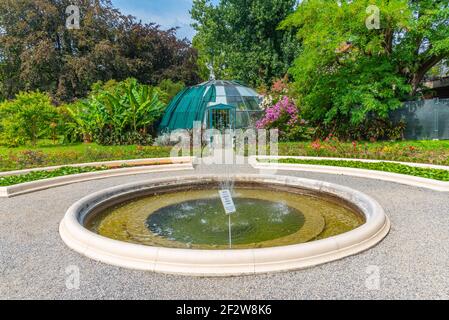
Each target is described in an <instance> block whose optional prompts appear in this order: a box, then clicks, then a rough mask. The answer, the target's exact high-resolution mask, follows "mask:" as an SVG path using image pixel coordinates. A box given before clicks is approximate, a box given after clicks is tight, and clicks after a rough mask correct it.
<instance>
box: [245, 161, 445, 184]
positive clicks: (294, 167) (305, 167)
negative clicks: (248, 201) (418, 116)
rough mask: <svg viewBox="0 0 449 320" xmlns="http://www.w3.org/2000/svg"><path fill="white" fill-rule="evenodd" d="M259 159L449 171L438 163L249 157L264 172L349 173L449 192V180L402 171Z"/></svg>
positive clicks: (250, 162)
mask: <svg viewBox="0 0 449 320" xmlns="http://www.w3.org/2000/svg"><path fill="white" fill-rule="evenodd" d="M257 159H271V160H276V159H302V160H341V161H360V162H371V163H376V162H377V163H379V162H390V163H399V164H404V165H408V166H414V167H421V168H431V169H440V170H448V171H449V167H447V166H436V165H430V164H421V163H408V162H396V161H383V160H367V159H344V158H342V159H340V158H318V157H289V156H252V157H250V159H249V164H250V165H251V166H252V167H253V168H255V169H258V170H260V171H261V172H262V173H263V172H264V171H268V172H276V171H278V170H281V171H282V170H283V171H305V172H317V173H326V174H337V175H347V176H354V177H360V178H367V179H377V180H383V181H389V182H395V183H399V184H404V185H409V186H413V187H418V188H425V189H430V190H433V191H439V192H449V182H445V181H439V180H433V179H427V178H422V177H415V176H409V175H405V174H400V173H392V172H385V171H376V170H368V169H359V168H347V167H334V166H320V165H311V164H293V163H291V164H290V163H264V162H258V161H257Z"/></svg>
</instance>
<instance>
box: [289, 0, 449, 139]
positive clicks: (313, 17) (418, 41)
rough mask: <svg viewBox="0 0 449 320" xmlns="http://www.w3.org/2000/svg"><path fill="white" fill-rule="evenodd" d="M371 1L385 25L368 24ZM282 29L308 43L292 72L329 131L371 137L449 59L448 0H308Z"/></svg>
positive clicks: (313, 115) (310, 109)
mask: <svg viewBox="0 0 449 320" xmlns="http://www.w3.org/2000/svg"><path fill="white" fill-rule="evenodd" d="M370 5H376V6H377V8H378V9H379V13H380V15H379V18H380V26H379V28H368V27H367V24H366V22H367V21H368V22H370V19H371V18H372V17H370V14H373V13H375V10H374V9H375V8H374V9H373V7H371V8H370V7H369V6H370ZM367 9H368V10H367ZM371 9H373V10H374V11H370V10H371ZM367 12H368V13H367ZM282 27H283V28H286V29H288V28H296V29H297V30H298V33H297V36H298V41H301V42H302V44H303V48H302V51H301V52H300V54H299V55H298V57H297V58H296V60H295V63H294V65H293V67H292V68H291V69H290V72H291V73H292V74H293V76H294V82H295V88H296V90H297V91H298V93H299V94H300V96H301V104H302V105H304V107H305V110H306V115H307V116H308V118H309V119H310V120H312V121H313V122H314V123H315V124H317V125H319V126H320V127H321V129H322V131H323V133H324V134H327V133H329V132H333V133H336V132H337V131H338V132H339V133H340V134H341V135H345V134H346V136H347V137H351V136H352V137H354V136H355V137H360V138H369V137H370V133H369V131H370V130H369V129H370V128H372V127H373V123H375V125H376V126H377V125H379V124H380V123H381V122H383V123H384V124H385V125H389V121H388V115H389V112H390V111H392V110H395V109H397V108H399V107H401V105H402V101H403V100H404V99H408V98H412V97H415V96H416V95H417V94H418V93H419V90H420V86H421V82H422V79H423V77H424V76H425V74H426V73H427V72H428V71H429V70H430V69H431V68H432V67H434V66H435V65H437V64H438V63H440V62H441V61H442V60H444V59H445V58H448V57H449V40H448V39H449V38H448V35H449V5H448V2H447V1H433V0H425V1H407V0H391V1H386V0H354V1H329V0H308V1H304V2H302V4H301V5H299V7H298V9H297V11H296V12H295V13H294V14H292V15H291V16H289V17H288V18H287V19H286V20H285V21H284V22H283V23H282Z"/></svg>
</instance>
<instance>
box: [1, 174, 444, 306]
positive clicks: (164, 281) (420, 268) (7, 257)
mask: <svg viewBox="0 0 449 320" xmlns="http://www.w3.org/2000/svg"><path fill="white" fill-rule="evenodd" d="M235 170H236V171H238V172H242V173H243V172H244V173H255V171H254V170H253V169H251V168H249V167H246V166H241V167H238V168H236V169H235ZM197 171H198V172H199V173H200V172H201V173H207V172H210V173H212V172H221V173H223V172H225V171H226V170H224V169H223V168H215V169H211V168H210V167H208V168H200V169H197ZM182 174H192V172H191V171H185V172H173V173H164V174H161V173H153V174H146V175H137V176H129V177H118V178H111V179H106V180H97V181H91V182H85V183H78V184H74V185H69V186H64V187H59V188H55V189H50V190H45V191H41V192H37V193H33V194H28V195H23V196H19V197H15V198H11V199H0V299H13V298H18V299H23V298H26V299H28V298H37V299H55V298H56V299H59V298H62V299H80V298H86V299H113V298H119V299H120V298H124V299H125V298H126V299H351V298H361V299H383V298H388V299H402V298H405V299H424V298H430V299H438V298H440V299H441V298H443V299H449V194H447V193H438V192H433V191H429V190H424V189H418V188H414V187H409V186H403V185H399V184H395V183H387V182H382V181H377V180H367V179H361V178H351V177H345V176H335V175H325V174H312V173H302V172H281V174H283V175H294V176H300V177H306V178H313V179H320V180H325V181H329V182H333V183H338V184H341V185H346V186H349V187H352V188H355V189H358V190H360V191H362V192H365V193H367V194H369V195H370V196H372V197H373V198H375V199H377V200H378V201H379V202H380V204H381V205H382V206H383V207H384V208H385V211H386V213H387V215H388V216H389V217H390V219H391V222H392V230H391V233H390V234H389V235H388V236H387V238H386V239H385V240H384V241H383V242H382V243H380V244H379V245H378V246H376V247H375V248H373V249H371V250H369V251H367V252H364V253H362V254H359V255H356V256H352V257H348V258H345V259H343V260H340V261H336V262H332V263H329V264H326V265H322V266H318V267H314V268H310V269H307V270H300V271H294V272H283V273H276V274H266V275H257V276H244V277H231V278H193V277H183V276H171V275H163V274H155V273H150V272H140V271H132V270H126V269H122V268H118V267H113V266H109V265H105V264H103V263H99V262H95V261H92V260H90V259H88V258H85V257H83V256H81V255H79V254H78V253H75V252H73V251H71V250H70V249H68V248H67V247H66V246H65V245H64V243H63V242H62V241H61V239H60V237H59V234H58V226H59V222H60V221H61V219H62V218H63V216H64V213H65V211H66V210H67V208H68V207H69V206H70V205H71V204H73V203H74V202H75V201H76V200H78V199H80V198H81V197H84V196H86V195H88V194H90V193H92V192H95V191H98V190H101V189H103V188H107V187H111V186H115V185H118V184H124V183H128V182H133V181H137V180H144V179H149V178H152V177H163V176H175V175H182ZM70 266H76V267H78V268H79V270H80V276H81V278H80V279H81V280H80V288H79V289H78V290H76V289H74V290H69V289H67V287H66V280H67V274H66V269H67V268H68V267H70ZM377 271H379V274H380V287H379V289H378V290H370V289H368V288H367V286H366V282H368V284H371V285H373V284H375V281H372V280H373V277H374V276H375V273H376V272H377ZM373 272H374V274H373ZM370 275H371V276H370Z"/></svg>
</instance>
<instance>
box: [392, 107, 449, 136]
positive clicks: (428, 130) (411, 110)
mask: <svg viewBox="0 0 449 320" xmlns="http://www.w3.org/2000/svg"><path fill="white" fill-rule="evenodd" d="M392 118H393V120H396V121H398V120H400V119H402V120H404V121H405V123H406V124H407V125H406V129H405V132H404V136H405V138H406V139H411V140H432V139H439V140H445V139H449V99H442V100H439V99H432V100H424V101H410V102H406V103H405V104H404V108H402V109H400V110H397V111H395V112H393V113H392Z"/></svg>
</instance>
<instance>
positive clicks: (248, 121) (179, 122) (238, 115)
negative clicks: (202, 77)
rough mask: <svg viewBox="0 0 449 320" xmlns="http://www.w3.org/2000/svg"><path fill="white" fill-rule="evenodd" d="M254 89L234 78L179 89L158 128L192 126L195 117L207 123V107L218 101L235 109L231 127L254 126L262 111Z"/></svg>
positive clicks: (170, 128)
mask: <svg viewBox="0 0 449 320" xmlns="http://www.w3.org/2000/svg"><path fill="white" fill-rule="evenodd" d="M260 102H261V99H260V96H259V95H258V93H257V92H256V91H255V90H253V89H251V88H249V87H246V86H244V85H242V84H240V83H238V82H237V81H223V80H212V81H208V82H204V83H201V84H199V85H197V86H193V87H190V88H186V89H184V90H183V91H181V92H180V93H179V94H178V95H177V96H176V97H175V98H173V100H172V101H171V102H170V104H169V105H168V107H167V109H166V111H165V114H164V117H163V118H162V122H161V124H160V127H159V131H173V130H176V129H192V128H193V123H194V122H195V121H199V122H201V123H203V124H204V125H206V124H208V123H210V122H208V121H207V119H208V110H211V109H214V106H215V107H217V108H219V107H220V106H221V105H225V106H227V107H232V109H233V110H235V121H233V125H232V126H233V127H234V128H235V129H240V128H248V127H254V126H255V124H256V121H257V120H258V119H260V117H261V116H262V114H263V111H262V109H261V107H260Z"/></svg>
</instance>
